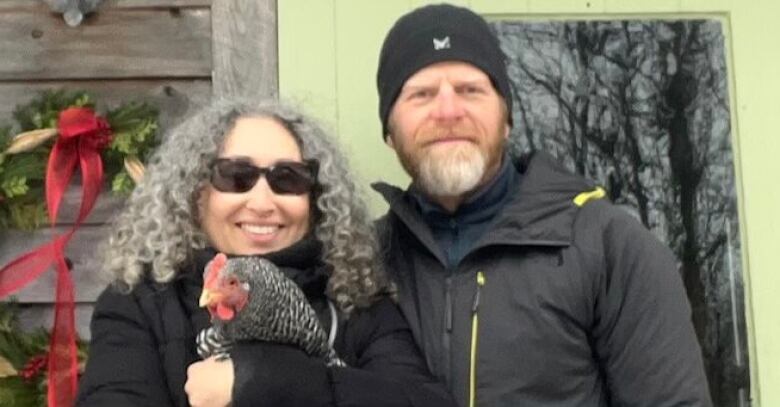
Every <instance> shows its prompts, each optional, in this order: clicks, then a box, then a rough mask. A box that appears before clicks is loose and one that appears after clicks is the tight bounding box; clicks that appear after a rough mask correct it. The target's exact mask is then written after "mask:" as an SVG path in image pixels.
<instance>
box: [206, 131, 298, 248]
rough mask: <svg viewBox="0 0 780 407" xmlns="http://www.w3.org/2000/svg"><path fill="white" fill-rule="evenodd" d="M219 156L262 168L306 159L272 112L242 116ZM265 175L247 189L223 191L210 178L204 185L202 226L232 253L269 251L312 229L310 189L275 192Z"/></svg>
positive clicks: (209, 236)
mask: <svg viewBox="0 0 780 407" xmlns="http://www.w3.org/2000/svg"><path fill="white" fill-rule="evenodd" d="M219 158H220V159H222V158H225V159H229V160H231V162H232V161H234V160H235V161H238V162H243V163H246V164H251V165H254V166H257V167H262V168H267V167H271V166H274V165H276V164H278V163H280V162H290V161H294V162H301V161H302V157H301V150H300V148H298V144H297V143H296V141H295V139H294V138H293V136H292V135H291V134H290V132H289V131H287V129H285V128H284V127H283V126H282V125H281V124H279V122H277V121H276V120H275V119H272V118H268V117H243V118H240V119H238V120H237V121H236V124H235V127H234V128H233V129H232V130H231V131H230V133H228V135H227V137H226V138H225V144H224V146H223V147H222V151H221V153H220V154H219ZM266 175H267V174H263V175H262V176H261V177H260V178H259V179H258V180H257V183H256V184H254V186H253V187H251V189H249V190H248V191H246V192H239V193H237V192H222V191H219V190H217V189H216V188H215V187H214V186H213V185H212V184H211V183H208V184H207V186H206V187H205V188H204V190H203V191H202V193H201V196H200V202H199V204H200V218H201V227H202V229H203V231H204V232H205V233H206V235H207V236H208V238H209V241H210V242H211V244H212V245H213V246H214V248H216V249H217V250H219V251H221V252H223V253H227V254H236V255H249V254H264V253H269V252H273V251H277V250H280V249H283V248H285V247H288V246H290V245H292V244H293V243H295V242H297V241H298V240H300V239H301V238H302V237H303V236H304V235H305V234H306V232H308V230H309V218H310V212H311V211H310V208H309V206H310V204H309V199H310V194H309V193H308V192H306V193H303V194H299V195H295V194H279V193H275V192H274V191H272V190H271V188H270V187H269V185H268V180H267V177H266Z"/></svg>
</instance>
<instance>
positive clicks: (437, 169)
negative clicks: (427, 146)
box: [417, 147, 487, 196]
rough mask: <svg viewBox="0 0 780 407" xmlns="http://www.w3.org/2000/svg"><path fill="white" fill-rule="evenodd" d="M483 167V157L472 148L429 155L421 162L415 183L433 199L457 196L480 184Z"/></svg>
mask: <svg viewBox="0 0 780 407" xmlns="http://www.w3.org/2000/svg"><path fill="white" fill-rule="evenodd" d="M486 165H487V162H486V160H485V157H484V156H483V155H482V153H481V152H480V151H479V150H478V149H477V148H475V147H467V148H466V149H461V150H459V151H454V152H452V153H451V154H430V155H429V156H427V157H425V158H424V159H423V160H422V162H421V163H420V167H419V168H418V174H417V184H418V186H419V187H420V189H422V190H423V191H425V192H426V193H427V194H429V195H432V196H459V195H462V194H465V193H466V192H469V191H472V190H473V189H474V188H476V187H477V186H478V185H479V182H480V181H481V180H482V177H483V176H484V174H485V170H486Z"/></svg>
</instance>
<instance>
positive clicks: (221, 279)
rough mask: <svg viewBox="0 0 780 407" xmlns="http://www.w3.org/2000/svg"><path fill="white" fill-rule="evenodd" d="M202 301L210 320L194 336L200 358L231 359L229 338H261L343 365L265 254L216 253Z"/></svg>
mask: <svg viewBox="0 0 780 407" xmlns="http://www.w3.org/2000/svg"><path fill="white" fill-rule="evenodd" d="M200 306H201V307H206V308H207V309H208V311H209V314H210V315H211V322H212V326H211V327H209V328H206V329H204V330H203V331H201V333H200V334H199V335H198V338H197V339H198V353H199V354H200V356H201V357H202V358H204V359H205V358H207V357H209V356H212V355H214V356H216V357H217V358H218V359H225V358H229V355H228V351H229V349H230V345H231V344H232V343H233V342H236V341H242V340H259V341H268V342H277V343H283V344H289V345H295V346H297V347H299V348H301V349H302V350H303V351H305V352H306V353H307V354H308V355H310V356H313V357H320V358H323V360H324V361H325V362H326V363H327V364H328V365H329V366H332V365H335V366H344V362H342V361H341V360H340V359H339V358H338V356H337V355H336V351H335V350H334V349H333V346H332V344H330V343H329V340H328V334H327V333H325V330H324V329H323V328H322V325H321V324H320V321H319V319H318V318H317V314H316V312H315V311H314V309H313V308H312V307H311V305H310V304H309V301H308V300H307V299H306V296H305V295H304V294H303V291H301V289H300V288H299V287H298V286H297V285H296V284H295V283H294V282H293V281H292V280H290V279H289V278H287V277H286V276H285V275H284V274H283V273H282V272H281V271H280V270H279V269H278V268H277V267H276V266H275V265H274V264H273V263H271V262H270V261H268V260H266V259H263V258H260V257H236V258H232V259H228V258H227V256H225V255H224V254H222V253H219V254H217V255H216V256H215V257H214V259H212V260H211V261H210V262H209V263H208V265H206V270H205V271H204V276H203V292H202V294H201V297H200ZM333 323H336V321H334V322H333Z"/></svg>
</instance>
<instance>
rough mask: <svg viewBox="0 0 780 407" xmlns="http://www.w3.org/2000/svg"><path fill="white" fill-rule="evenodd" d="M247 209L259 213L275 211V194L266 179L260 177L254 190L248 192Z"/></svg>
mask: <svg viewBox="0 0 780 407" xmlns="http://www.w3.org/2000/svg"><path fill="white" fill-rule="evenodd" d="M246 194H247V197H246V207H247V208H248V209H250V210H253V211H255V212H258V213H265V212H270V211H273V209H274V207H275V204H274V196H275V195H274V192H273V191H272V190H271V187H270V186H269V185H268V181H266V179H265V177H260V179H258V180H257V183H256V184H255V186H254V187H252V189H250V190H249V191H247V192H246Z"/></svg>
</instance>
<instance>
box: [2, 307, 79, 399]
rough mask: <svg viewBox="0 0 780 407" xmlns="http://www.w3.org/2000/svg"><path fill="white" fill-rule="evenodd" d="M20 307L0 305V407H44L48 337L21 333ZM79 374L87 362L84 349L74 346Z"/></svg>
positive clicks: (42, 333) (43, 333) (40, 333)
mask: <svg viewBox="0 0 780 407" xmlns="http://www.w3.org/2000/svg"><path fill="white" fill-rule="evenodd" d="M18 312H19V306H18V305H17V304H15V303H12V302H10V303H5V302H0V406H4V407H43V406H45V405H46V391H47V389H46V385H47V382H46V378H47V371H46V367H47V364H46V358H47V352H48V351H49V337H50V335H49V333H48V332H47V331H46V330H45V329H43V328H38V329H37V330H34V331H31V332H24V331H22V330H21V329H20V327H19V321H18ZM76 346H77V349H78V352H77V356H78V360H79V373H80V372H81V371H82V370H83V366H84V364H85V361H86V358H87V345H86V343H84V342H83V341H77V343H76Z"/></svg>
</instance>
